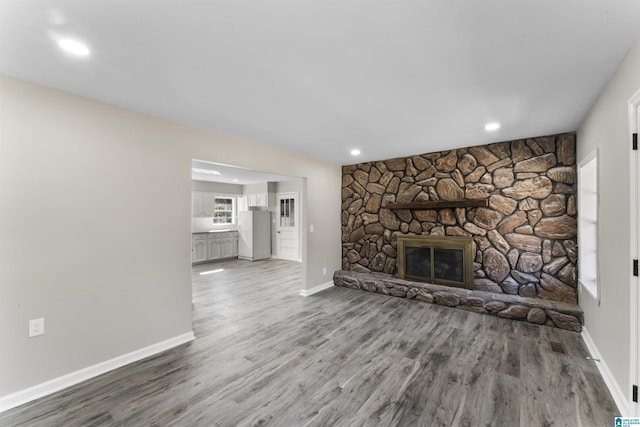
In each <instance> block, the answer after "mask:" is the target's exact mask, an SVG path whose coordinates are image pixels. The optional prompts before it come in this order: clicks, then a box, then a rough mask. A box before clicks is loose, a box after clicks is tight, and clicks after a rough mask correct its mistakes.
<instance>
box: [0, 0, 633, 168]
mask: <svg viewBox="0 0 640 427" xmlns="http://www.w3.org/2000/svg"><path fill="white" fill-rule="evenodd" d="M639 18H640V1H638V0H599V1H593V0H485V1H480V0H466V1H463V0H421V1H417V0H341V1H331V0H325V1H322V0H270V1H264V0H236V1H232V0H209V1H202V0H155V1H151V0H109V1H107V0H66V1H42V0H29V1H28V0H1V1H0V73H1V74H5V75H8V76H13V77H17V78H20V79H24V80H27V81H31V82H36V83H40V84H43V85H46V86H50V87H54V88H58V89H61V90H64V91H68V92H72V93H75V94H79V95H83V96H86V97H89V98H94V99H98V100H101V101H105V102H108V103H113V104H116V105H120V106H123V107H126V108H131V109H134V110H138V111H142V112H145V113H149V114H153V115H156V116H160V117H165V118H168V119H172V120H176V121H179V122H183V123H188V124H191V125H194V126H197V127H201V128H206V129H211V130H214V131H219V132H223V133H227V134H233V135H237V136H240V137H244V138H247V139H250V140H254V141H256V142H259V143H263V144H270V145H273V146H278V147H282V148H285V149H289V150H293V151H297V152H299V153H302V154H304V155H307V156H311V157H315V158H318V159H323V160H327V161H331V162H337V163H341V164H350V163H356V162H359V161H363V160H375V159H384V158H390V157H394V156H401V155H408V154H416V153H422V152H429V151H438V150H442V149H449V148H456V147H462V146H467V145H477V144H485V143H489V142H496V141H503V140H510V139H516V138H522V137H530V136H539V135H545V134H551V133H557V132H564V131H572V130H576V129H577V127H578V126H579V124H580V123H581V121H582V120H583V118H584V117H585V115H586V113H587V111H588V109H589V107H590V106H591V105H592V104H593V102H594V101H595V99H596V97H597V95H598V94H599V93H600V91H601V90H602V88H603V86H604V85H605V83H606V82H607V80H608V79H609V78H610V77H611V76H612V75H613V73H614V71H615V69H616V67H617V66H618V64H619V63H620V61H621V60H622V58H623V57H624V55H625V53H626V52H627V51H628V49H629V48H630V47H631V46H632V44H633V42H634V41H635V40H637V39H638V38H639V37H640V24H639V22H640V19H639ZM69 36H71V37H76V38H78V39H80V40H83V41H84V42H86V43H87V44H88V45H89V46H90V48H91V50H92V55H90V57H88V58H74V57H71V56H70V55H69V54H66V53H64V52H61V51H60V50H59V49H58V48H57V46H56V44H55V42H56V40H57V39H58V38H59V37H69ZM493 120H495V121H499V122H501V123H502V128H501V129H500V130H498V131H497V132H494V133H487V132H486V131H484V129H483V126H484V124H485V123H486V122H488V121H493ZM355 147H358V148H360V149H361V150H362V155H361V156H360V157H359V158H353V157H351V156H350V155H349V154H348V151H349V150H350V149H351V148H355Z"/></svg>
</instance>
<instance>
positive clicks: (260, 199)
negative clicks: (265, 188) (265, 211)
mask: <svg viewBox="0 0 640 427" xmlns="http://www.w3.org/2000/svg"><path fill="white" fill-rule="evenodd" d="M247 206H249V207H259V206H264V207H267V206H269V197H268V194H267V193H253V194H247Z"/></svg>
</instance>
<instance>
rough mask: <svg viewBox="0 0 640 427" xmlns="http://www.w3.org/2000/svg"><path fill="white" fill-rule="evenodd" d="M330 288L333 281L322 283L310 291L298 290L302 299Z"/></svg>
mask: <svg viewBox="0 0 640 427" xmlns="http://www.w3.org/2000/svg"><path fill="white" fill-rule="evenodd" d="M332 286H333V280H332V281H330V282H327V283H323V284H322V285H318V286H316V287H313V288H311V289H300V295H302V296H303V297H308V296H310V295H313V294H317V293H318V292H322V291H324V290H325V289H329V288H330V287H332Z"/></svg>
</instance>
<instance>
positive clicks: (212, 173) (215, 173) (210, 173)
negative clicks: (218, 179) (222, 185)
mask: <svg viewBox="0 0 640 427" xmlns="http://www.w3.org/2000/svg"><path fill="white" fill-rule="evenodd" d="M191 170H192V171H194V172H198V173H208V174H209V175H222V174H221V173H220V172H218V171H214V170H212V169H200V168H191Z"/></svg>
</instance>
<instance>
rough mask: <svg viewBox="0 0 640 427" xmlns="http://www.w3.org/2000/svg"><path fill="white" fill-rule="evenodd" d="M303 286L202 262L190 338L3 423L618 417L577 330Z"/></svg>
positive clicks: (585, 420) (275, 267) (532, 422)
mask: <svg viewBox="0 0 640 427" xmlns="http://www.w3.org/2000/svg"><path fill="white" fill-rule="evenodd" d="M218 269H223V270H222V271H219V272H216V273H210V274H206V275H200V274H199V273H200V272H204V271H211V270H218ZM300 288H301V264H300V263H297V262H291V261H281V260H265V261H256V262H249V261H235V260H234V261H223V262H217V263H211V264H204V265H199V266H196V267H194V269H193V326H194V332H195V334H196V337H197V338H196V340H195V341H193V342H191V343H189V344H185V345H182V346H180V347H177V348H175V349H172V350H169V351H166V352H163V353H161V354H158V355H156V356H153V357H150V358H148V359H146V360H143V361H140V362H136V363H133V364H131V365H128V366H125V367H123V368H120V369H117V370H115V371H112V372H110V373H107V374H104V375H102V376H100V377H97V378H95V379H92V380H89V381H86V382H85V383H83V384H79V385H77V386H74V387H71V388H69V389H66V390H64V391H61V392H59V393H55V394H53V395H51V396H47V397H45V398H42V399H39V400H37V401H35V402H32V403H29V404H26V405H23V406H21V407H19V408H16V409H13V410H11V411H7V412H5V413H2V414H0V425H2V426H5V425H7V426H21V425H24V426H67V427H68V426H146V425H161V426H237V425H241V426H254V425H274V426H305V425H308V426H329V425H331V426H354V425H358V426H360V425H367V426H368V425H370V426H480V425H483V426H484V425H486V426H489V425H490V426H514V425H515V426H551V425H553V426H605V425H613V417H614V416H615V415H619V413H618V410H617V409H616V406H615V404H614V402H613V400H612V398H611V395H610V394H609V392H608V390H607V388H606V386H605V384H604V381H603V380H602V378H601V376H600V375H599V373H598V370H597V367H596V366H595V362H593V361H589V360H587V359H586V356H587V355H588V353H587V350H586V348H585V346H584V343H583V342H582V339H581V337H580V335H579V334H576V333H573V332H568V331H563V330H558V329H552V328H549V327H546V326H535V325H531V324H526V323H522V322H514V321H509V320H505V319H500V318H496V317H491V316H483V315H479V314H475V313H470V312H465V311H462V310H455V309H449V308H447V307H442V306H437V305H430V304H424V303H420V302H417V301H410V300H403V299H400V298H393V297H386V296H384V295H379V294H370V293H367V292H363V291H359V290H352V289H347V288H337V287H334V288H330V289H328V290H326V291H324V292H321V293H319V294H316V295H313V296H310V297H306V298H305V297H301V296H299V291H300ZM559 343H561V345H558V344H559Z"/></svg>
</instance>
